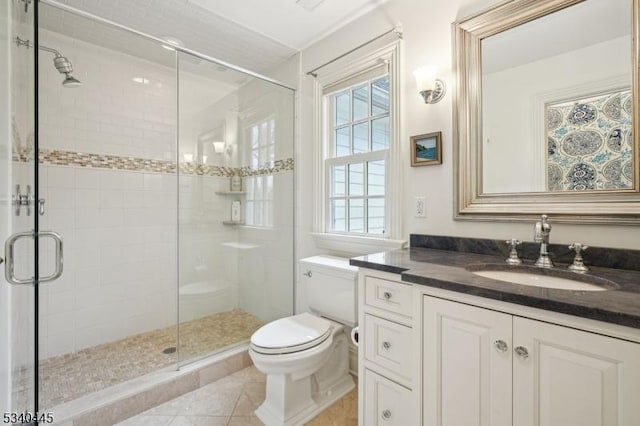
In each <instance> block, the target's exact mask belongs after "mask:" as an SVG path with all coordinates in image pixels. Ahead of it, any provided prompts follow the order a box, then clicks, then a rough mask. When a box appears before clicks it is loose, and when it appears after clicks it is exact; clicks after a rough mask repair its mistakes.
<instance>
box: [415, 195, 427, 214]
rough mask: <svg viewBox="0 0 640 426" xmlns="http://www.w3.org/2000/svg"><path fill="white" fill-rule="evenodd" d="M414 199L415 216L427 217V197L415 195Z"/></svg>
mask: <svg viewBox="0 0 640 426" xmlns="http://www.w3.org/2000/svg"><path fill="white" fill-rule="evenodd" d="M414 200H415V202H414V214H415V217H427V201H426V199H425V197H415V198H414Z"/></svg>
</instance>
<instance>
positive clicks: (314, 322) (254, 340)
mask: <svg viewBox="0 0 640 426" xmlns="http://www.w3.org/2000/svg"><path fill="white" fill-rule="evenodd" d="M330 334H331V323H330V322H329V321H327V320H325V319H323V318H319V317H316V316H315V315H311V314H309V313H306V312H305V313H302V314H298V315H294V316H292V317H287V318H281V319H279V320H275V321H273V322H270V323H269V324H267V325H264V326H263V327H261V328H260V329H258V331H256V332H255V333H253V335H252V336H251V345H252V346H253V348H254V350H255V351H257V352H261V353H274V354H284V353H291V352H297V351H302V350H304V349H308V348H311V347H314V346H317V345H319V344H320V343H322V342H323V341H325V340H326V339H327V337H329V335H330Z"/></svg>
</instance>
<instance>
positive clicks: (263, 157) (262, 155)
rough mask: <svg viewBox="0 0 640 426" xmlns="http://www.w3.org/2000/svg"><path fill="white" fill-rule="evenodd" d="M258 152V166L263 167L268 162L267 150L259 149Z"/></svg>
mask: <svg viewBox="0 0 640 426" xmlns="http://www.w3.org/2000/svg"><path fill="white" fill-rule="evenodd" d="M258 152H259V153H260V155H259V157H260V165H261V166H263V165H264V164H265V163H266V162H267V161H269V158H268V157H269V151H268V148H267V147H266V146H265V147H261V148H260V150H259V151H258Z"/></svg>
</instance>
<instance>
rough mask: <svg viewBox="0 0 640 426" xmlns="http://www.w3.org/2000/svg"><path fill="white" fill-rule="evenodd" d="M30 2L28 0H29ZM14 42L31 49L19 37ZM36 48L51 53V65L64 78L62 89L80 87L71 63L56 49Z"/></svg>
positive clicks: (26, 41)
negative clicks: (73, 74)
mask: <svg viewBox="0 0 640 426" xmlns="http://www.w3.org/2000/svg"><path fill="white" fill-rule="evenodd" d="M29 1H30V0H29ZM14 42H15V43H16V45H17V46H18V47H21V46H22V47H26V48H27V49H30V48H32V47H33V43H31V42H30V41H29V40H23V39H21V38H20V37H16V38H15V39H14ZM38 48H39V49H40V50H44V51H45V52H49V53H53V65H54V66H55V67H56V69H57V70H58V72H59V73H60V74H64V75H65V78H64V80H63V81H62V86H63V87H80V86H82V82H81V81H80V80H78V79H77V78H74V77H73V76H72V75H71V73H72V72H73V65H71V61H70V60H69V58H67V57H66V56H62V55H61V54H60V52H58V51H57V50H56V49H52V48H50V47H47V46H43V45H39V46H38Z"/></svg>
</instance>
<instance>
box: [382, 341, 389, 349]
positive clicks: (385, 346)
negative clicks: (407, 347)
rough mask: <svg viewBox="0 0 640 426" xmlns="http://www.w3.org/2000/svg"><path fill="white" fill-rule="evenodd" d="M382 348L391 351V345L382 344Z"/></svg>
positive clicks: (387, 343)
mask: <svg viewBox="0 0 640 426" xmlns="http://www.w3.org/2000/svg"><path fill="white" fill-rule="evenodd" d="M382 347H383V348H385V349H386V350H389V349H391V343H389V342H382Z"/></svg>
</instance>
